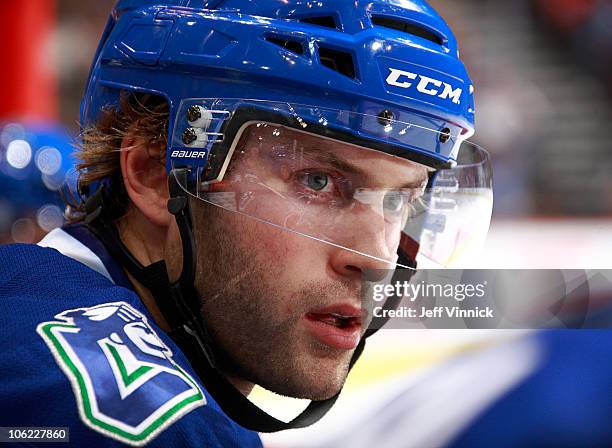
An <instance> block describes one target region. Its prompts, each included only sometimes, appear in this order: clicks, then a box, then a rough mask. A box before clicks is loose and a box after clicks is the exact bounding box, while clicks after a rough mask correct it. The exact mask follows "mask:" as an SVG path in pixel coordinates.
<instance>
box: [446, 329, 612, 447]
mask: <svg viewBox="0 0 612 448" xmlns="http://www.w3.org/2000/svg"><path fill="white" fill-rule="evenodd" d="M529 338H530V339H531V340H532V341H533V343H535V344H537V347H538V352H539V361H538V365H537V367H536V368H535V369H534V370H533V372H532V373H531V374H530V375H529V376H527V377H526V378H525V379H524V380H523V381H522V382H520V383H519V384H517V385H516V387H514V388H513V389H511V390H509V391H508V392H507V393H506V394H505V395H504V396H502V397H500V398H499V399H498V400H497V401H496V402H495V403H494V404H493V405H492V406H491V407H489V409H487V410H485V411H484V412H483V413H482V414H481V416H480V417H478V418H477V419H476V420H475V421H474V422H473V424H472V425H470V427H468V428H467V429H466V430H465V432H464V433H463V434H462V435H461V436H460V437H459V438H458V439H457V441H456V443H455V444H453V445H452V446H454V447H463V446H466V447H468V446H469V447H479V446H490V445H491V444H495V445H496V446H557V447H558V446H568V447H569V446H611V445H612V426H610V421H611V420H612V363H610V359H612V333H611V332H610V331H609V330H548V331H542V332H539V333H536V334H534V335H532V336H529Z"/></svg>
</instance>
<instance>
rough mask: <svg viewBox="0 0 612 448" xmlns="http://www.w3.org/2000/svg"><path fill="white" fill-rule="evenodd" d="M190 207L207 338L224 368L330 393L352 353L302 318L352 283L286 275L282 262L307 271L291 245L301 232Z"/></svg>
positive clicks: (267, 384)
mask: <svg viewBox="0 0 612 448" xmlns="http://www.w3.org/2000/svg"><path fill="white" fill-rule="evenodd" d="M193 206H194V207H193V210H194V228H195V236H196V243H197V247H198V269H197V276H196V279H197V280H196V288H197V290H198V291H199V293H200V297H201V300H202V309H201V310H202V316H203V318H204V321H205V323H206V325H207V327H208V328H209V331H210V332H211V336H212V339H213V340H214V343H215V345H217V346H218V347H220V348H221V350H222V351H223V352H224V353H225V354H226V356H227V357H226V358H225V359H224V366H223V368H224V369H225V371H226V373H227V374H229V375H233V376H237V377H239V378H241V379H244V380H247V381H249V382H252V383H254V384H258V385H260V386H262V387H264V388H266V389H268V390H271V391H273V392H276V393H278V394H281V395H286V396H291V397H296V398H309V399H312V400H321V399H325V398H329V397H331V396H333V395H335V394H336V393H337V392H338V391H339V390H340V389H341V388H342V386H343V384H344V382H345V380H346V376H347V374H348V366H349V362H350V359H351V356H352V354H353V351H352V350H350V351H346V350H339V349H335V348H332V347H329V346H326V345H323V344H321V343H320V342H318V341H316V340H314V339H313V338H312V337H311V336H310V335H309V334H307V333H306V331H305V329H304V327H303V325H302V323H301V322H300V320H301V319H302V318H303V317H304V315H305V314H306V313H307V312H308V311H309V310H312V309H313V308H317V307H323V306H327V305H329V304H330V303H333V302H334V301H337V298H338V297H347V294H352V295H355V294H359V292H358V291H357V292H356V291H355V290H354V285H351V284H349V283H348V282H347V283H343V282H341V281H338V280H336V281H334V282H331V281H329V280H326V281H323V280H320V281H317V280H312V279H305V278H302V279H299V278H295V277H297V276H295V275H294V276H292V277H291V278H288V276H287V275H286V269H287V263H289V264H290V265H292V267H295V266H296V263H297V265H300V264H301V266H303V267H304V268H307V264H306V263H307V261H306V260H303V259H302V260H299V259H298V260H296V259H295V257H296V256H298V257H299V256H300V253H299V251H295V249H294V245H292V242H291V239H292V238H303V237H300V236H297V235H294V234H291V233H290V232H287V231H283V230H280V229H277V228H275V227H273V226H270V225H268V224H265V223H260V222H256V221H254V220H252V219H249V218H247V217H243V216H240V215H237V214H234V213H232V212H229V211H226V210H223V209H221V208H219V207H215V206H212V205H209V204H203V203H201V202H199V201H194V203H193ZM309 244H321V243H318V242H314V241H313V242H309ZM302 256H304V257H305V256H306V255H302ZM306 271H307V270H306ZM306 271H304V272H306ZM291 272H295V270H293V271H291Z"/></svg>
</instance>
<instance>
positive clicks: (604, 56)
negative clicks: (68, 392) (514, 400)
mask: <svg viewBox="0 0 612 448" xmlns="http://www.w3.org/2000/svg"><path fill="white" fill-rule="evenodd" d="M430 2H431V3H432V5H433V6H434V7H436V8H437V9H438V11H440V12H441V14H442V15H443V16H444V17H445V18H446V20H447V21H448V22H449V24H450V25H451V27H452V28H453V29H454V30H455V32H456V34H457V36H458V40H459V43H460V50H461V54H462V58H463V60H464V61H465V62H466V64H467V66H468V69H469V72H470V73H471V75H472V78H473V80H474V84H475V86H476V129H477V130H476V136H475V138H474V140H475V141H476V142H477V143H479V144H480V145H482V146H484V147H485V148H487V149H488V150H489V151H490V153H491V155H492V160H493V164H494V175H495V179H494V184H495V192H494V197H495V205H494V212H493V222H492V225H491V230H490V234H489V237H488V240H487V243H486V248H485V251H484V253H483V255H482V256H481V257H480V258H479V259H478V263H477V265H478V266H480V267H495V268H575V269H587V268H600V269H603V268H612V255H611V254H612V1H609V0H512V1H511V0H431V1H430ZM112 4H113V2H112V1H111V0H97V1H95V2H83V1H78V0H20V1H11V2H4V4H3V8H4V9H3V13H4V14H5V16H6V17H11V20H7V21H5V23H4V24H3V26H2V27H0V36H1V38H0V45H1V46H2V50H1V54H2V65H3V67H4V69H3V70H2V71H1V72H0V92H1V94H0V97H1V98H2V99H3V101H2V102H1V103H0V243H7V242H14V241H17V242H35V241H38V240H39V239H40V238H41V237H42V236H43V235H44V234H45V232H48V231H49V230H51V229H53V228H54V227H57V226H60V225H61V224H62V222H63V217H62V201H61V198H60V192H61V190H62V183H63V182H64V180H68V183H74V170H73V168H72V166H73V164H74V160H73V159H72V157H71V152H72V150H73V142H74V138H75V137H77V135H78V112H79V102H80V98H81V95H82V92H83V89H84V82H85V79H86V77H87V74H88V70H89V65H90V63H91V59H92V57H93V54H94V51H95V48H96V45H97V41H98V39H99V36H100V34H101V32H102V29H103V27H104V24H105V22H106V18H107V15H108V12H109V10H110V8H111V7H112ZM381 333H382V334H381V335H380V336H376V337H375V338H373V340H372V343H371V344H370V345H371V346H373V347H375V348H374V349H372V348H370V349H369V350H367V351H366V354H365V356H364V358H363V360H362V361H360V363H359V364H358V366H357V368H356V369H355V371H354V372H353V374H352V375H351V377H350V380H349V383H348V385H347V389H346V390H347V393H346V394H343V399H344V400H348V402H347V403H353V402H352V401H350V400H352V399H353V398H354V397H355V396H357V395H362V396H371V394H365V395H364V394H361V393H360V394H356V393H355V391H364V390H366V389H368V390H373V389H372V388H373V387H379V386H380V385H381V384H387V383H389V382H392V381H396V380H397V379H398V378H399V379H402V381H404V382H405V381H406V380H405V379H406V378H407V377H406V375H407V374H409V373H414V372H417V371H419V369H422V368H425V367H427V366H431V365H433V364H435V363H437V362H440V361H441V360H443V359H445V358H447V357H448V356H450V355H452V354H456V353H458V352H465V351H469V350H472V349H474V348H475V347H479V346H481V345H483V344H489V343H491V340H492V339H495V338H506V337H508V335H507V334H505V333H504V332H496V333H495V336H491V334H489V333H487V334H486V337H485V336H483V333H480V332H476V331H470V332H460V331H451V332H444V331H433V330H432V331H427V332H416V331H415V332H411V333H410V334H409V335H408V334H407V333H409V332H406V331H404V332H402V333H401V334H400V333H398V332H397V331H396V332H384V331H383V332H381ZM377 393H378V392H377ZM345 397H346V398H345ZM264 400H265V399H264ZM345 406H352V404H347V405H345ZM290 433H291V432H289V433H287V435H280V436H271V437H268V438H266V443H268V444H270V445H273V446H300V445H299V444H296V443H295V440H292V439H291V437H292V436H291V434H290ZM310 434H311V436H312V435H313V434H316V432H314V433H310ZM312 440H316V438H315V439H312Z"/></svg>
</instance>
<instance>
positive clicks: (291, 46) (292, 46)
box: [265, 36, 304, 55]
mask: <svg viewBox="0 0 612 448" xmlns="http://www.w3.org/2000/svg"><path fill="white" fill-rule="evenodd" d="M265 39H266V40H267V41H268V42H270V43H272V44H274V45H277V46H279V47H281V48H283V49H285V50H287V51H290V52H291V53H295V54H299V55H303V54H304V45H302V43H301V42H298V41H297V40H291V39H287V38H286V37H280V36H267V37H266V38H265Z"/></svg>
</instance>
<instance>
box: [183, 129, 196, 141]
mask: <svg viewBox="0 0 612 448" xmlns="http://www.w3.org/2000/svg"><path fill="white" fill-rule="evenodd" d="M197 139H198V135H197V134H196V131H195V129H194V128H187V129H185V130H184V131H183V143H185V144H186V145H190V144H191V143H193V142H195V141H196V140H197Z"/></svg>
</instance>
